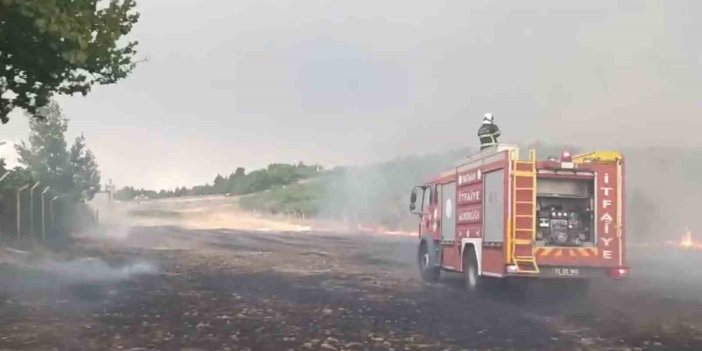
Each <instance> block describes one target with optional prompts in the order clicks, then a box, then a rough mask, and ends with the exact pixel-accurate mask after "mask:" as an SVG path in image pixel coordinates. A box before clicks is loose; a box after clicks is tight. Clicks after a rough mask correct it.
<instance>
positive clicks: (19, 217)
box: [17, 184, 29, 238]
mask: <svg viewBox="0 0 702 351" xmlns="http://www.w3.org/2000/svg"><path fill="white" fill-rule="evenodd" d="M27 188H29V184H27V185H25V186H22V187H20V188H19V189H17V238H19V237H20V236H21V235H22V201H21V200H22V198H21V197H22V192H23V191H24V190H26V189H27Z"/></svg>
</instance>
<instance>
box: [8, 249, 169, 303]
mask: <svg viewBox="0 0 702 351" xmlns="http://www.w3.org/2000/svg"><path fill="white" fill-rule="evenodd" d="M158 271H159V269H158V267H157V266H156V265H155V264H154V263H151V262H148V261H145V260H133V261H127V262H124V263H121V264H115V265H110V264H108V263H107V262H105V261H104V260H101V259H98V258H94V257H79V258H73V259H60V258H54V257H50V256H44V257H36V255H35V254H31V253H28V252H23V251H18V250H11V249H5V250H3V251H0V279H1V280H2V282H3V284H2V287H0V291H9V292H15V293H21V292H23V291H28V290H30V291H31V290H35V289H56V288H61V287H63V286H73V285H80V284H104V283H111V282H117V281H122V280H128V279H132V278H134V277H137V276H140V275H145V274H156V273H158Z"/></svg>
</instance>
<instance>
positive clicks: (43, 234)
mask: <svg viewBox="0 0 702 351" xmlns="http://www.w3.org/2000/svg"><path fill="white" fill-rule="evenodd" d="M49 189H51V187H50V186H47V187H46V189H44V191H42V192H41V241H46V214H45V211H46V203H45V200H44V195H46V193H47V192H49Z"/></svg>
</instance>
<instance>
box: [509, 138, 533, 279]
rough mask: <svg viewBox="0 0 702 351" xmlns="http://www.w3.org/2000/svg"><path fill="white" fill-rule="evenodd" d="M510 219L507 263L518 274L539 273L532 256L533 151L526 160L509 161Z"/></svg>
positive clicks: (530, 151)
mask: <svg viewBox="0 0 702 351" xmlns="http://www.w3.org/2000/svg"><path fill="white" fill-rule="evenodd" d="M511 191H512V218H510V228H511V230H510V233H509V235H510V253H509V256H510V257H509V258H510V260H511V263H512V264H514V265H516V267H517V272H518V273H539V266H538V265H537V264H536V257H535V255H534V240H535V236H536V151H535V150H529V161H520V160H514V161H512V189H511Z"/></svg>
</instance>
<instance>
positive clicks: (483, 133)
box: [478, 113, 500, 150]
mask: <svg viewBox="0 0 702 351" xmlns="http://www.w3.org/2000/svg"><path fill="white" fill-rule="evenodd" d="M499 136H500V128H499V127H498V126H497V124H495V116H493V115H492V113H486V114H485V116H483V125H482V126H480V129H478V138H480V150H485V149H487V148H489V147H492V146H495V145H497V138H498V137H499Z"/></svg>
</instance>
